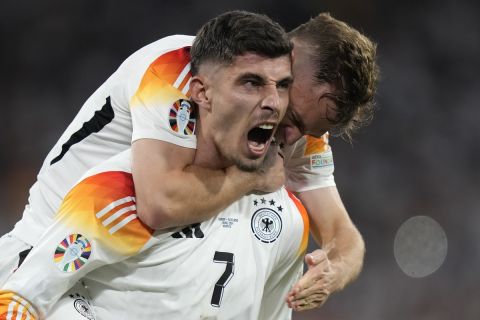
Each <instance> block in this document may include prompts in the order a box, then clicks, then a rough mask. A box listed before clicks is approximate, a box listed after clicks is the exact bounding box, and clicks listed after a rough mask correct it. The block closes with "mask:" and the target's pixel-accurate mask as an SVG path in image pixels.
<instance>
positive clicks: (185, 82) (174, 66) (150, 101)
mask: <svg viewBox="0 0 480 320" xmlns="http://www.w3.org/2000/svg"><path fill="white" fill-rule="evenodd" d="M191 77H192V75H191V72H190V47H184V48H180V49H177V50H173V51H170V52H167V53H165V54H162V55H161V56H160V57H158V58H157V59H156V60H155V61H154V62H152V64H150V66H149V67H148V69H147V70H146V71H145V73H144V75H143V77H142V80H141V82H140V85H139V87H138V88H137V90H136V92H135V94H134V96H133V97H132V99H131V101H130V104H131V106H132V107H136V106H140V105H143V106H148V105H157V104H163V103H170V102H173V101H176V100H178V99H186V98H187V97H188V96H189V90H190V79H191Z"/></svg>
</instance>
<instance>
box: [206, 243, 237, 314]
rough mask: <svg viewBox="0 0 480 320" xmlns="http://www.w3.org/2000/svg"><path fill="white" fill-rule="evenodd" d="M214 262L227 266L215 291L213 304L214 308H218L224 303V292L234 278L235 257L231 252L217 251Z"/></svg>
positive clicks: (216, 284)
mask: <svg viewBox="0 0 480 320" xmlns="http://www.w3.org/2000/svg"><path fill="white" fill-rule="evenodd" d="M213 262H215V263H225V264H226V267H225V272H223V274H222V276H221V277H220V279H218V281H217V283H215V288H214V289H213V295H212V301H211V304H212V306H214V307H217V308H218V307H220V304H221V303H222V297H223V290H224V289H225V287H226V285H227V284H228V282H229V281H230V279H232V277H233V273H234V269H235V256H234V255H233V253H231V252H221V251H215V255H214V256H213Z"/></svg>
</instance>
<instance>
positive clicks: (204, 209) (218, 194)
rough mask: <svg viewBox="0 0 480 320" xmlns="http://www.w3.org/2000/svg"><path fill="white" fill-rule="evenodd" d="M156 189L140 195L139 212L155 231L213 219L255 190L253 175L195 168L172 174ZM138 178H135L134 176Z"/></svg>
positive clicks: (138, 198)
mask: <svg viewBox="0 0 480 320" xmlns="http://www.w3.org/2000/svg"><path fill="white" fill-rule="evenodd" d="M165 177H166V178H165V179H168V180H167V181H165V180H163V181H162V180H161V179H159V180H158V181H160V182H159V183H157V184H156V185H155V187H154V188H150V189H148V190H144V192H143V193H141V194H138V193H137V212H138V215H139V217H140V219H141V220H142V221H144V222H145V223H146V224H147V225H148V226H150V227H151V228H154V229H163V228H169V227H173V226H182V225H188V224H192V223H197V222H200V221H204V220H207V219H210V218H211V217H213V216H215V215H216V214H217V213H219V212H220V211H221V210H223V209H224V208H226V207H227V206H229V205H230V204H231V203H233V202H234V201H236V200H238V199H239V198H240V197H242V196H243V195H245V194H246V193H248V192H250V191H251V190H252V189H253V188H254V185H255V184H254V183H255V177H254V175H253V174H252V173H247V172H241V171H240V170H238V169H235V168H228V169H226V170H211V169H206V168H202V167H198V166H194V165H190V166H187V167H186V168H185V169H184V170H178V171H175V172H169V173H168V175H166V176H165ZM134 178H135V176H134Z"/></svg>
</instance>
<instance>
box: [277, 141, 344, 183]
mask: <svg viewBox="0 0 480 320" xmlns="http://www.w3.org/2000/svg"><path fill="white" fill-rule="evenodd" d="M283 151H284V155H285V169H286V176H287V184H286V186H287V189H288V190H290V191H293V192H302V191H308V190H314V189H319V188H325V187H332V186H335V179H334V177H333V171H334V162H333V154H332V149H331V147H330V145H329V144H328V133H327V134H325V135H323V136H322V137H320V138H314V137H311V136H304V137H303V138H302V139H300V140H299V141H297V142H296V143H295V144H293V145H291V146H286V147H285V148H284V150H283Z"/></svg>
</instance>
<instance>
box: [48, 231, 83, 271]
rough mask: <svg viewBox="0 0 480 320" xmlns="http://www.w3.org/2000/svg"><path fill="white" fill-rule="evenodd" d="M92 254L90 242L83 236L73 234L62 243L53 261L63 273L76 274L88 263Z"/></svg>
mask: <svg viewBox="0 0 480 320" xmlns="http://www.w3.org/2000/svg"><path fill="white" fill-rule="evenodd" d="M91 253H92V246H91V245H90V241H88V239H87V238H85V237H84V236H82V235H81V234H71V235H69V236H68V237H66V238H65V239H63V240H62V242H60V244H59V245H58V246H57V249H56V250H55V254H54V256H53V260H54V261H55V264H56V265H57V267H58V269H60V270H61V271H63V272H74V271H77V270H78V269H80V268H81V267H83V266H84V265H85V263H87V261H88V259H89V258H90V254H91Z"/></svg>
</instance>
